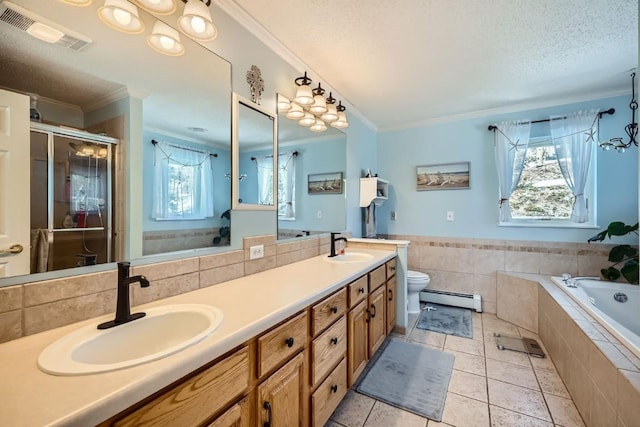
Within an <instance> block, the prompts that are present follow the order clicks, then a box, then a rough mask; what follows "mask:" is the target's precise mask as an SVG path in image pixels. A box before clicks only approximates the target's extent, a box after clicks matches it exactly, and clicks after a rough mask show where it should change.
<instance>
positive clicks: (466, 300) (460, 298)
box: [420, 289, 482, 313]
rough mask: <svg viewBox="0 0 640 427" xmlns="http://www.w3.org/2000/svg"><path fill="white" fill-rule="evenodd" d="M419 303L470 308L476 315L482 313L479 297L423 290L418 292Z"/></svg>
mask: <svg viewBox="0 0 640 427" xmlns="http://www.w3.org/2000/svg"><path fill="white" fill-rule="evenodd" d="M420 301H421V302H433V303H436V304H444V305H451V306H453V307H464V308H471V309H473V310H475V311H477V312H478V313H482V298H480V295H471V294H460V293H457V292H445V291H436V290H431V289H423V290H421V291H420Z"/></svg>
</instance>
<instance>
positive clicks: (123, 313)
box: [98, 262, 149, 329]
mask: <svg viewBox="0 0 640 427" xmlns="http://www.w3.org/2000/svg"><path fill="white" fill-rule="evenodd" d="M130 267H131V263H130V262H119V263H118V299H117V301H116V318H115V319H113V320H110V321H108V322H105V323H101V324H99V325H98V329H108V328H113V327H114V326H118V325H122V324H123V323H128V322H131V321H132V320H136V319H140V318H141V317H144V316H145V314H146V313H134V314H131V303H130V300H129V285H131V284H132V283H140V286H141V287H143V288H146V287H148V286H149V280H148V279H147V278H146V277H145V276H142V275H140V276H133V277H129V268H130Z"/></svg>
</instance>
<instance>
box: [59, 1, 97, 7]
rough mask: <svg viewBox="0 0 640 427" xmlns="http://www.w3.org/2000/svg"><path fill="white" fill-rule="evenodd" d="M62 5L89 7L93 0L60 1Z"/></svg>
mask: <svg viewBox="0 0 640 427" xmlns="http://www.w3.org/2000/svg"><path fill="white" fill-rule="evenodd" d="M60 1H61V2H62V3H66V4H70V5H71V6H89V5H90V4H91V2H92V1H93V0H60Z"/></svg>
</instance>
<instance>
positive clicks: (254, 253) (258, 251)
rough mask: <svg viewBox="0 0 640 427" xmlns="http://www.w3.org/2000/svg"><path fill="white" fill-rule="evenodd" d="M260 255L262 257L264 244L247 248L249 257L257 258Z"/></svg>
mask: <svg viewBox="0 0 640 427" xmlns="http://www.w3.org/2000/svg"><path fill="white" fill-rule="evenodd" d="M262 257H264V245H256V246H251V247H250V248H249V259H258V258H262Z"/></svg>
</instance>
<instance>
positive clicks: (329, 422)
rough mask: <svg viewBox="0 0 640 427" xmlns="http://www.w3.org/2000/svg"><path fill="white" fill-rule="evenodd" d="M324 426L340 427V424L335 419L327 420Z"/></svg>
mask: <svg viewBox="0 0 640 427" xmlns="http://www.w3.org/2000/svg"><path fill="white" fill-rule="evenodd" d="M324 427H342V424H338V423H337V422H335V421H331V420H329V421H327V423H326V424H325V425H324Z"/></svg>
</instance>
